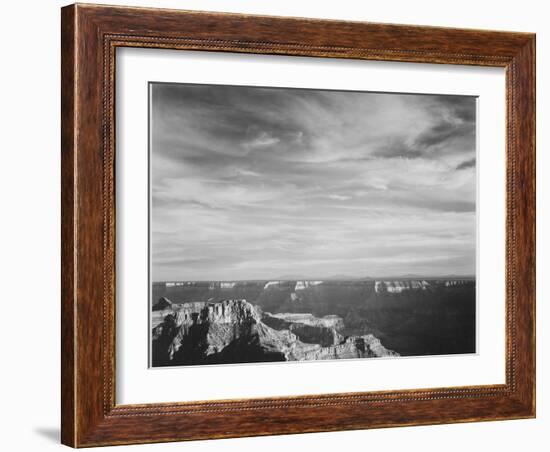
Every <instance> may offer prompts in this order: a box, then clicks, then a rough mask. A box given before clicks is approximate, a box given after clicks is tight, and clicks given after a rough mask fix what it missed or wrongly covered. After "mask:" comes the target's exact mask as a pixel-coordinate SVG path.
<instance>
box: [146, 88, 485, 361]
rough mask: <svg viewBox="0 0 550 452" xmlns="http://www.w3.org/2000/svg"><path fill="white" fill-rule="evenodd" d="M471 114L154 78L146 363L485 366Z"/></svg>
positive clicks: (463, 106) (453, 108) (422, 102)
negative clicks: (451, 362)
mask: <svg viewBox="0 0 550 452" xmlns="http://www.w3.org/2000/svg"><path fill="white" fill-rule="evenodd" d="M476 110H477V98H476V97H475V96H457V95H441V94H424V93H422V94H418V93H414V94H413V93H382V92H366V91H365V92H356V91H345V90H320V89H302V88H279V87H254V86H226V85H207V84H182V83H160V82H150V83H149V196H150V200H149V279H150V280H149V291H150V296H149V310H150V312H149V330H150V331H149V333H150V341H149V345H150V350H149V361H150V362H149V365H150V367H170V366H189V365H207V364H237V363H259V362H281V361H316V360H336V359H361V358H399V357H415V356H428V355H463V354H473V353H476V351H477V350H476V128H477V121H476Z"/></svg>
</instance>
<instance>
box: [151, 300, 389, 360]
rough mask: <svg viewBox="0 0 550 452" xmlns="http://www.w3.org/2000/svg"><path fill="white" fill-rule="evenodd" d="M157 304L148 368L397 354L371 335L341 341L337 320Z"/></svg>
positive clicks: (227, 303) (232, 304)
mask: <svg viewBox="0 0 550 452" xmlns="http://www.w3.org/2000/svg"><path fill="white" fill-rule="evenodd" d="M159 304H160V305H161V306H163V307H164V308H163V310H159V309H157V311H156V312H157V314H156V317H155V318H156V321H153V331H152V333H153V334H152V339H153V366H178V365H190V364H223V363H238V362H261V361H300V360H316V359H350V358H366V357H381V356H396V355H397V354H396V353H395V352H392V351H390V350H387V349H386V348H385V347H384V346H382V344H380V341H379V340H378V339H376V338H375V337H374V336H372V335H366V336H352V337H345V336H343V335H342V334H340V333H339V332H338V330H339V329H341V328H342V327H343V321H342V319H341V318H340V317H338V316H325V317H322V318H317V317H315V316H313V315H311V314H269V313H262V312H261V310H260V309H259V308H258V307H255V306H253V305H252V304H250V303H248V302H247V301H245V300H224V301H221V302H217V303H210V302H192V303H183V304H175V303H172V302H170V301H169V300H164V301H163V302H162V303H161V300H159V302H158V303H157V305H159ZM159 315H163V318H162V320H160V319H159V318H158V316H159ZM159 320H160V321H159Z"/></svg>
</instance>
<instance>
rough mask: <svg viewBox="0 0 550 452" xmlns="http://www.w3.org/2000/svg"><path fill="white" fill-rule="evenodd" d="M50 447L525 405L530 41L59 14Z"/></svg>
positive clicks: (529, 360)
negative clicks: (53, 439)
mask: <svg viewBox="0 0 550 452" xmlns="http://www.w3.org/2000/svg"><path fill="white" fill-rule="evenodd" d="M61 32H62V150H61V154H62V360H61V362H62V369H61V370H62V372H61V373H62V382H61V384H62V429H61V431H62V442H63V443H64V444H66V445H69V446H73V447H86V446H103V445H115V444H134V443H149V442H163V441H180V440H197V439H212V438H227V437H238V436H254V435H272V434H285V433H302V432H319V431H335V430H348V429H364V428H377V427H391V426H404V425H424V424H440V423H451V422H469V421H485V420H503V419H521V418H530V417H534V416H535V36H534V35H533V34H528V33H514V32H500V31H499V32H496V31H481V30H465V29H448V28H436V27H420V26H409V25H387V24H374V23H360V22H339V21H327V20H313V19H299V18H281V17H265V16H247V15H238V14H220V13H207V12H190V11H177V10H162V9H146V8H126V7H110V6H96V5H79V4H76V5H71V6H67V7H65V8H63V9H62V29H61Z"/></svg>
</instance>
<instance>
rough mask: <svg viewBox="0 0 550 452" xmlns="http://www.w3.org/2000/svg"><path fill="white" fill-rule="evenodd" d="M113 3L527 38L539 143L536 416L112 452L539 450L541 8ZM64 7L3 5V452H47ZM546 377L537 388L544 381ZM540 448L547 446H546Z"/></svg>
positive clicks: (547, 219) (52, 438)
mask: <svg viewBox="0 0 550 452" xmlns="http://www.w3.org/2000/svg"><path fill="white" fill-rule="evenodd" d="M117 1H118V3H119V4H134V5H142V6H148V5H149V6H152V5H154V6H164V7H173V8H188V9H207V10H208V9H209V10H218V11H232V12H244V13H260V14H276V15H294V16H310V17H321V18H335V19H351V20H368V21H380V22H395V23H413V24H426V25H442V26H457V27H458V26H461V27H470V28H492V29H503V30H506V29H508V30H517V31H532V32H537V33H538V36H537V48H538V51H537V58H538V61H537V66H538V71H537V80H538V93H537V94H538V99H537V104H538V108H537V110H538V111H537V113H538V118H537V126H538V127H537V133H538V137H537V144H538V149H539V152H538V168H539V171H538V173H539V175H540V177H539V181H538V196H537V199H538V201H537V204H538V225H537V229H538V231H539V234H538V253H537V254H538V258H537V261H538V275H539V277H538V281H539V282H538V286H537V292H538V293H537V295H538V312H537V318H538V321H537V325H538V332H537V334H538V338H537V340H538V362H537V373H538V382H539V385H538V397H537V401H538V410H537V411H538V412H537V419H535V420H523V421H505V422H490V423H477V424H460V425H447V426H427V427H406V428H398V429H382V430H371V431H356V432H340V433H322V434H307V435H293V436H279V437H264V438H248V439H232V440H223V441H206V442H195V443H186V444H177V443H175V444H164V445H146V446H132V448H131V449H129V448H126V447H119V448H117V449H116V450H158V451H162V450H189V451H244V452H246V451H256V450H258V449H260V450H262V451H266V452H267V451H279V450H281V449H288V450H303V449H305V450H309V449H315V450H319V451H324V450H327V451H329V450H346V451H347V450H365V449H366V448H369V449H373V450H385V451H393V450H404V449H406V450H407V451H410V452H414V451H432V450H433V451H439V450H441V449H443V448H444V449H445V450H447V451H460V452H463V451H464V450H470V449H471V450H485V449H489V450H499V451H501V452H507V451H517V450H530V451H543V450H547V447H548V445H547V444H543V439H545V437H546V436H547V433H548V430H549V429H550V411H549V404H550V400H549V396H548V394H550V392H549V391H548V390H547V385H548V384H549V383H548V381H549V379H548V375H547V368H548V360H549V358H548V352H547V351H546V349H547V346H548V345H549V341H550V339H549V337H550V336H549V335H548V333H547V332H546V331H544V329H543V328H542V327H541V326H542V325H544V324H545V323H546V322H548V321H549V320H550V319H549V309H548V307H547V306H545V298H546V297H547V296H548V293H549V292H548V289H547V287H545V286H544V285H543V283H544V280H545V278H544V275H545V273H548V251H549V250H548V248H549V243H550V242H549V241H548V239H547V235H546V233H545V231H546V230H548V229H550V216H549V214H548V208H547V207H546V208H545V205H548V202H549V197H550V181H549V178H548V177H542V176H543V175H544V174H545V173H546V172H547V171H548V169H549V165H550V157H549V155H548V153H547V152H543V150H544V149H546V148H548V145H549V138H550V135H549V132H548V129H547V128H546V129H545V128H543V124H548V122H549V120H550V118H549V117H548V116H549V115H548V108H549V102H550V93H549V88H550V82H549V81H548V80H550V64H549V63H548V57H547V55H549V54H550V31H547V22H548V18H549V14H548V12H547V11H546V10H545V3H546V2H541V1H536V0H532V1H531V0H523V1H521V2H518V1H514V2H512V1H505V0H501V1H487V2H480V1H478V0H477V1H470V0H463V1H461V2H452V3H445V2H437V1H422V0H417V1H413V2H411V1H406V0H400V1H393V2H357V1H353V0H339V1H338V2H333V1H331V2H328V1H323V2H320V1H319V2H306V1H302V2H298V1H296V0H288V1H287V0H278V1H277V2H263V1H261V0H255V1H237V0H233V1H229V0H227V1H224V0H202V1H175V0H173V1H168V0H166V1H157V2H152V0H149V1H140V0H131V1H123V0H117ZM61 5H63V2H58V1H47V2H46V1H38V0H36V1H34V0H29V1H26V2H9V3H6V5H3V9H2V17H3V19H4V21H3V26H2V28H1V31H0V33H2V39H1V40H0V42H1V43H2V44H1V45H2V53H1V54H2V70H1V71H0V77H1V81H2V87H3V91H2V96H1V97H0V99H1V101H2V107H3V108H2V110H1V112H2V113H1V114H2V121H1V122H0V124H2V126H1V129H0V130H1V131H2V145H3V146H2V147H3V149H2V150H3V153H2V157H3V159H2V165H1V171H2V175H1V177H0V184H1V191H0V193H2V206H3V212H2V213H3V215H2V221H1V223H0V225H1V226H0V228H1V234H0V237H2V245H1V247H0V249H1V250H2V259H1V260H0V265H1V266H2V268H1V269H0V270H1V273H0V274H1V275H2V282H3V283H4V287H5V288H7V291H4V294H5V295H4V298H3V302H4V303H3V304H4V312H5V314H4V321H3V322H2V327H1V328H0V331H1V333H0V334H1V338H0V344H1V345H0V346H1V347H2V349H1V351H2V353H1V356H2V372H1V374H0V375H1V376H0V406H1V408H0V416H1V419H0V425H2V435H1V436H0V441H1V444H2V446H1V447H2V449H5V450H9V451H18V450H21V451H24V450H25V451H26V450H30V451H34V450H37V451H38V450H40V451H44V450H56V449H61V447H62V446H60V445H59V444H58V442H59V440H58V435H59V430H58V424H59V366H60V360H61V357H60V354H59V317H60V316H59V280H60V269H59V247H60V242H59V7H60V6H61ZM545 380H546V381H545ZM546 442H547V440H546Z"/></svg>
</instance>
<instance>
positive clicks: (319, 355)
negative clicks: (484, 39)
mask: <svg viewBox="0 0 550 452" xmlns="http://www.w3.org/2000/svg"><path fill="white" fill-rule="evenodd" d="M231 300H232V301H233V302H235V303H236V302H237V301H239V300H240V301H242V302H243V303H245V302H246V303H248V304H249V305H250V306H252V307H253V309H254V312H252V311H251V310H248V311H247V310H246V309H245V312H243V313H246V316H245V317H246V318H248V320H247V321H239V322H236V323H235V325H237V326H234V327H231V328H229V325H231V322H232V320H230V318H231V316H232V315H233V314H229V313H228V311H227V309H226V308H223V303H224V302H225V303H227V302H228V301H231ZM151 302H152V305H151V311H152V314H151V330H152V334H153V340H152V361H153V365H180V364H175V363H176V362H180V361H181V362H184V361H185V362H190V360H191V361H192V362H195V361H200V362H206V361H208V362H243V361H242V360H243V359H246V360H252V361H254V360H256V361H257V360H267V361H273V360H293V359H300V360H305V359H339V358H341V357H368V355H369V353H374V352H372V350H375V349H376V348H377V347H378V345H377V344H376V341H378V342H379V343H380V344H381V345H382V346H383V348H384V349H385V350H388V351H390V350H391V351H393V352H395V353H396V355H397V354H398V355H399V356H421V355H443V354H445V355H450V354H464V353H475V352H476V281H475V279H474V278H468V277H446V278H427V277H421V278H416V277H415V278H401V279H395V278H394V279H392V278H380V279H371V278H365V279H355V280H337V279H327V280H321V279H318V278H317V279H312V280H263V281H173V282H156V283H153V287H152V300H151ZM219 303H222V304H221V305H219ZM219 306H222V307H219ZM208 309H213V310H214V311H213V312H212V313H208V312H209V311H208ZM216 309H222V311H221V312H223V315H224V316H227V315H230V317H229V318H224V317H223V316H222V317H216V321H215V322H212V318H211V316H212V315H217V314H215V312H216ZM243 309H244V308H243ZM230 311H231V312H232V310H230ZM185 315H187V316H188V318H187V319H186V318H185ZM220 315H221V314H220ZM193 316H195V317H196V318H197V321H198V322H199V323H192V322H191V320H190V319H192V318H193ZM200 319H204V321H203V320H200ZM209 319H210V320H209ZM206 324H208V326H207V325H206ZM214 324H216V325H218V326H215V327H214V326H213V325H214ZM222 325H223V326H222ZM190 335H191V336H190ZM232 335H233V336H232ZM190 338H191V339H190ZM231 338H233V339H235V340H236V342H234V343H233V344H232V345H231V346H230V347H227V346H224V347H223V348H220V347H221V346H220V344H222V343H226V342H227V343H228V344H229V343H230V342H231V341H232V340H233V339H231ZM244 338H246V339H244ZM210 339H215V340H214V341H213V342H211V341H210ZM230 339H231V340H230ZM192 341H196V342H197V343H201V344H202V345H201V347H203V348H204V350H202V351H200V350H198V349H190V348H189V347H187V346H186V345H185V342H188V343H189V342H192ZM216 341H220V342H219V344H218V343H217V342H216ZM346 341H347V342H346ZM363 343H365V344H367V345H366V347H364V348H365V350H367V351H366V352H362V351H361V350H362V349H363V345H362V344H363ZM182 344H183V345H182ZM212 344H215V345H212ZM216 344H217V345H216ZM237 344H239V345H243V346H244V347H242V349H243V350H244V349H246V350H247V352H246V353H245V354H243V352H242V350H241V351H240V352H238V353H237V352H236V351H235V352H234V353H233V354H232V355H231V353H232V352H231V351H232V350H237V348H238V347H237ZM209 347H210V348H209ZM330 347H332V348H331V349H330V350H329V349H327V348H330ZM325 349H326V350H325ZM222 350H223V352H222ZM199 352H200V353H199ZM239 353H240V355H241V358H239V357H238V356H237V355H239ZM374 354H375V353H374ZM242 356H244V358H242ZM390 356H394V355H390ZM178 357H179V358H178ZM178 359H179V360H180V361H178ZM239 359H240V360H241V361H238V360H239ZM174 360H175V361H174ZM193 360H195V361H193ZM235 360H237V361H235ZM246 362H248V361H246ZM159 363H160V364H159ZM166 363H168V364H166Z"/></svg>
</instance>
